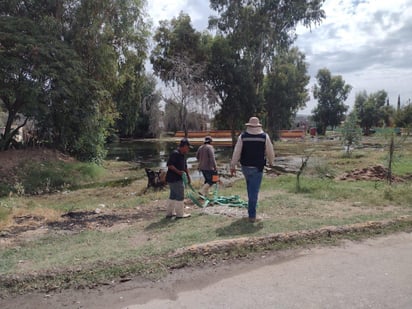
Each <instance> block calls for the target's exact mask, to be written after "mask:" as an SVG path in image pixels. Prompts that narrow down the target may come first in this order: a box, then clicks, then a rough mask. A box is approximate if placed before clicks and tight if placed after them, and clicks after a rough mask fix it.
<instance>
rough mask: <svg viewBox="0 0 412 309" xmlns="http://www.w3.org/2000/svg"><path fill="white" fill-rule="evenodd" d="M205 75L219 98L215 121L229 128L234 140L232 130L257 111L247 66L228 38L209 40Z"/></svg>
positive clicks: (250, 75)
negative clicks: (208, 56)
mask: <svg viewBox="0 0 412 309" xmlns="http://www.w3.org/2000/svg"><path fill="white" fill-rule="evenodd" d="M207 75H208V80H209V83H210V84H211V85H212V87H213V89H214V90H215V92H216V93H217V96H218V98H219V100H218V102H219V107H220V109H219V110H218V112H217V114H216V115H215V124H216V125H217V127H218V128H222V129H231V130H232V139H233V142H235V130H236V129H241V128H243V126H244V123H245V122H246V121H247V120H248V119H249V117H250V115H251V114H254V115H256V114H257V113H258V111H259V110H258V102H257V100H256V96H255V89H254V85H253V80H252V74H251V72H250V65H249V64H248V63H247V62H246V61H245V60H242V59H240V58H239V57H238V56H237V54H236V53H235V52H234V50H233V48H232V46H231V42H230V39H228V38H226V37H223V36H221V35H217V36H216V37H215V38H214V39H213V42H212V43H211V47H210V58H209V65H208V68H207ZM245 111H247V112H245Z"/></svg>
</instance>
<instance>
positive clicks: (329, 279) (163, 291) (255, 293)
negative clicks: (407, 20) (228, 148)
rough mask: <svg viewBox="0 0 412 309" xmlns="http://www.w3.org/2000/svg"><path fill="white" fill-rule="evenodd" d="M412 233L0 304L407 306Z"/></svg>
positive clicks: (411, 301)
mask: <svg viewBox="0 0 412 309" xmlns="http://www.w3.org/2000/svg"><path fill="white" fill-rule="evenodd" d="M411 260H412V234H411V233H400V234H396V235H391V236H385V237H381V238H376V239H369V240H366V241H363V242H349V241H347V242H345V243H344V244H343V245H342V246H340V247H331V248H325V247H323V248H316V249H310V250H309V249H304V250H289V251H285V252H277V253H274V254H270V255H268V256H261V257H260V258H258V259H255V260H253V261H249V260H246V261H239V262H238V263H231V264H225V263H223V264H221V265H219V266H216V267H206V268H197V269H182V270H180V271H177V272H175V273H173V274H171V275H170V276H169V277H167V278H166V279H164V280H162V281H161V282H155V283H153V282H141V281H138V282H135V281H128V282H124V283H122V284H116V285H113V286H106V287H102V288H99V289H97V290H75V291H73V290H68V291H64V292H62V293H58V294H39V293H33V294H28V295H21V296H19V297H15V298H12V299H6V300H0V304H1V308H3V309H8V308H10V309H11V308H21V309H24V308H27V309H28V308H39V309H41V308H88V309H93V308H99V309H104V308H110V309H117V308H119V309H120V308H123V309H126V308H128V309H137V308H148V309H150V308H304V307H305V308H405V309H406V308H411V307H412V268H411V267H410V261H411Z"/></svg>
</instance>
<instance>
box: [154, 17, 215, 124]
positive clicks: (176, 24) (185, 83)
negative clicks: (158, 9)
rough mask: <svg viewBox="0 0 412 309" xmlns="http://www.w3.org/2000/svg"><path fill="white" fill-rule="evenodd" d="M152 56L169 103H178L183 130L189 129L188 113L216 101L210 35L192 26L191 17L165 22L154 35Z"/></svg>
mask: <svg viewBox="0 0 412 309" xmlns="http://www.w3.org/2000/svg"><path fill="white" fill-rule="evenodd" d="M154 40H155V42H156V46H155V48H154V50H153V52H152V54H151V57H150V61H151V63H152V64H153V70H154V73H155V74H156V75H157V76H158V77H159V78H160V79H161V80H162V81H163V82H164V83H165V85H166V86H167V90H166V91H165V93H166V96H167V98H166V99H168V100H170V101H173V102H176V104H177V105H176V107H178V108H179V112H178V114H177V116H178V120H179V122H180V124H181V127H180V128H181V129H182V130H184V131H185V132H187V130H188V114H189V113H194V112H197V111H198V110H199V109H201V108H202V106H204V102H205V101H207V102H209V103H210V104H214V102H215V93H214V91H213V89H212V88H211V87H209V85H208V84H207V79H206V78H205V70H206V64H207V62H206V58H207V42H208V36H206V35H205V36H202V34H200V33H199V32H197V31H195V30H194V28H193V27H192V25H191V20H190V17H189V16H188V15H187V14H184V13H181V14H180V15H179V16H178V17H177V18H173V19H172V20H171V21H170V22H169V21H162V22H161V26H160V27H159V28H158V29H157V31H156V34H155V36H154Z"/></svg>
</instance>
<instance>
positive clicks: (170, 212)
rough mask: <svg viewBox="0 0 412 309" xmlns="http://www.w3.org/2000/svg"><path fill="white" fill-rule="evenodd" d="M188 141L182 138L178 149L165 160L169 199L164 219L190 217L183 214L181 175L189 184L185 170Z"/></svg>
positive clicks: (186, 170) (188, 176)
mask: <svg viewBox="0 0 412 309" xmlns="http://www.w3.org/2000/svg"><path fill="white" fill-rule="evenodd" d="M189 148H190V143H189V140H188V139H186V138H184V139H182V140H181V141H180V144H179V147H178V148H177V149H175V150H173V152H172V153H171V154H170V156H169V159H168V160H167V173H166V181H167V183H168V184H169V189H170V193H169V199H168V201H167V206H166V218H172V217H174V216H176V219H180V218H187V217H190V214H186V213H184V202H183V200H184V197H185V186H184V183H183V174H184V173H186V175H187V181H188V182H189V183H190V175H189V171H188V169H187V162H186V158H185V154H187V153H188V152H189Z"/></svg>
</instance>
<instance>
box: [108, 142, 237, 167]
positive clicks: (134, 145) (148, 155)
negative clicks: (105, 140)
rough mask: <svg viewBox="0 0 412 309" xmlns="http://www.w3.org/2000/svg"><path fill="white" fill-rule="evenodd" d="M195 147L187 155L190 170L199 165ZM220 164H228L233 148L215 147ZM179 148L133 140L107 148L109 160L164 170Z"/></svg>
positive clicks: (170, 144) (169, 143)
mask: <svg viewBox="0 0 412 309" xmlns="http://www.w3.org/2000/svg"><path fill="white" fill-rule="evenodd" d="M199 146H200V145H195V146H194V147H193V148H192V149H190V151H189V153H188V155H187V162H188V165H189V168H192V167H193V166H194V165H197V160H196V151H197V149H198V148H199ZM214 147H215V155H216V160H217V161H218V164H228V163H229V160H230V158H231V155H232V147H231V146H220V145H214ZM176 148H177V142H175V141H159V140H131V141H121V142H117V143H112V144H109V145H108V146H107V150H108V154H107V157H106V159H107V160H119V161H132V162H136V163H138V164H139V165H140V166H141V167H143V168H144V167H147V168H154V169H157V168H164V167H166V162H167V159H168V157H169V154H170V153H171V152H172V151H173V150H174V149H176Z"/></svg>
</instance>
